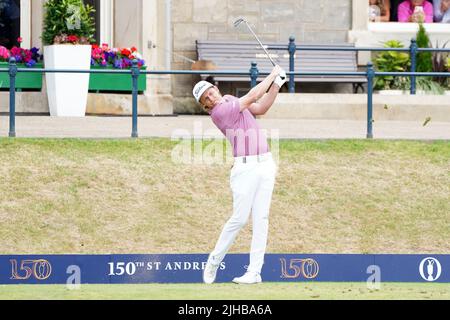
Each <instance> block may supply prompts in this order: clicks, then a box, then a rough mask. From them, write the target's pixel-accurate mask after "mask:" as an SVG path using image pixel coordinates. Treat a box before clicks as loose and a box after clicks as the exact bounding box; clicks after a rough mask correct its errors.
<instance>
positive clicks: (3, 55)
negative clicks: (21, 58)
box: [0, 46, 10, 60]
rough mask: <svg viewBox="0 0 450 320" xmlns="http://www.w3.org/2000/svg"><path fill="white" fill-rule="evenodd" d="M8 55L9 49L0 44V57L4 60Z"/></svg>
mask: <svg viewBox="0 0 450 320" xmlns="http://www.w3.org/2000/svg"><path fill="white" fill-rule="evenodd" d="M9 57H10V54H9V51H8V49H6V48H5V47H3V46H0V58H2V59H4V60H8V59H9Z"/></svg>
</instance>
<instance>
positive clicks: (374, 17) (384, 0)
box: [369, 0, 391, 22]
mask: <svg viewBox="0 0 450 320" xmlns="http://www.w3.org/2000/svg"><path fill="white" fill-rule="evenodd" d="M369 6H370V7H369V20H370V21H371V22H389V20H390V18H391V1H390V0H369Z"/></svg>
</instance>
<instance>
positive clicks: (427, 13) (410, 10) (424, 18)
mask: <svg viewBox="0 0 450 320" xmlns="http://www.w3.org/2000/svg"><path fill="white" fill-rule="evenodd" d="M433 15H434V12H433V5H432V4H431V3H430V2H428V1H425V0H406V1H403V2H402V3H400V5H399V6H398V21H399V22H426V23H433V18H434V17H433Z"/></svg>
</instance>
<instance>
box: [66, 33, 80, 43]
mask: <svg viewBox="0 0 450 320" xmlns="http://www.w3.org/2000/svg"><path fill="white" fill-rule="evenodd" d="M78 40H79V39H78V37H77V36H75V35H70V36H68V37H67V41H69V42H71V43H77V42H78Z"/></svg>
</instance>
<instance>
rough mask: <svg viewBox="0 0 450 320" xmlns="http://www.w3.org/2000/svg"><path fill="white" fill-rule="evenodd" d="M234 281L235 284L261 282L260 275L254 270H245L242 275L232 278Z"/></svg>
mask: <svg viewBox="0 0 450 320" xmlns="http://www.w3.org/2000/svg"><path fill="white" fill-rule="evenodd" d="M233 282H234V283H237V284H256V283H261V282H262V279H261V275H260V274H259V273H255V272H246V273H245V274H244V275H243V276H242V277H239V278H234V279H233Z"/></svg>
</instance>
